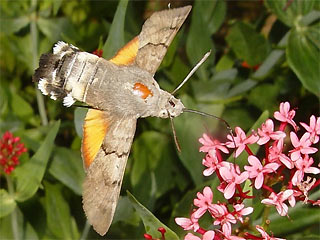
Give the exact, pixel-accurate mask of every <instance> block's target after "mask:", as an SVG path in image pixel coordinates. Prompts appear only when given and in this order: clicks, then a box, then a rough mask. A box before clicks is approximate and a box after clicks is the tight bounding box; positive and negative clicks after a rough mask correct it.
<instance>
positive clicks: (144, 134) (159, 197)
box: [0, 0, 320, 239]
mask: <svg viewBox="0 0 320 240" xmlns="http://www.w3.org/2000/svg"><path fill="white" fill-rule="evenodd" d="M169 2H170V3H171V8H175V7H180V6H185V5H188V4H191V5H193V9H192V11H191V13H190V15H189V17H188V18H187V20H186V22H185V23H184V25H183V27H182V28H181V30H180V31H179V33H178V34H177V36H176V37H175V39H174V41H173V43H172V44H171V46H170V48H169V50H168V52H167V55H166V57H165V59H164V61H163V63H162V65H161V66H160V68H159V70H158V72H157V73H156V75H155V78H156V79H157V81H158V83H159V84H160V86H161V87H162V88H163V89H165V90H167V91H169V92H170V91H172V90H173V89H174V88H175V87H176V86H177V85H178V84H179V83H180V82H181V81H182V80H183V78H184V77H185V76H186V75H187V73H188V72H189V71H190V70H191V68H192V67H193V66H194V65H195V64H196V63H197V62H198V61H199V60H200V59H201V57H202V56H203V55H204V54H205V53H206V52H207V51H209V50H210V49H211V50H212V54H211V56H210V57H209V59H208V60H207V61H206V62H205V63H204V64H203V65H202V67H201V68H200V69H199V70H198V71H197V72H196V74H195V75H194V76H193V77H192V79H191V80H190V81H189V82H188V83H187V84H186V85H185V86H184V87H183V88H182V89H181V90H180V91H179V92H178V97H179V98H181V99H182V101H183V102H184V105H185V106H186V107H189V108H193V109H197V110H201V111H205V112H208V113H211V114H215V115H217V116H221V117H223V118H224V119H225V120H226V121H228V123H229V124H230V125H231V126H232V127H233V128H234V127H235V126H240V127H241V128H243V129H245V130H249V129H250V128H251V127H252V126H253V124H254V123H255V122H256V120H257V119H258V118H259V117H260V115H261V114H262V113H264V115H263V116H262V118H263V119H266V118H267V117H272V115H273V112H274V111H275V110H277V109H278V107H279V104H280V102H282V101H289V102H290V103H291V106H293V107H297V108H298V110H297V116H296V122H300V121H304V122H309V116H311V115H312V114H314V115H316V116H319V96H320V66H319V65H320V63H319V62H320V61H319V59H320V54H319V53H320V51H319V49H320V25H319V18H320V12H319V10H320V4H319V1H316V0H299V1H298V0H288V1H287V0H278V1H271V0H270V1H268V0H265V1H263V0H259V1H258V0H257V1H223V0H216V1H215V0H212V1H201V0H198V1H179V0H176V1H174V0H172V1H156V0H149V1H129V2H128V1H125V0H122V1H102V0H101V1H89V0H87V1H86V0H78V1H74V0H65V1H63V0H47V1H37V0H30V1H28V0H23V1H10V0H1V1H0V17H1V22H0V30H1V31H0V34H1V35H0V71H1V75H0V80H1V82H0V83H1V85H0V135H2V134H3V133H4V132H5V131H7V130H9V131H12V132H13V133H14V134H15V135H16V136H20V137H21V139H22V142H24V143H25V145H26V147H27V148H28V153H27V154H24V155H22V158H21V159H20V160H21V164H20V165H19V167H17V169H16V170H15V171H13V172H12V174H11V175H10V177H9V178H10V179H11V180H10V181H12V182H13V186H14V191H13V192H10V193H9V194H8V187H7V180H6V178H5V177H4V176H3V175H2V176H1V183H0V184H1V191H0V199H1V209H0V217H1V218H0V221H1V225H0V237H1V239H13V238H14V237H16V238H17V237H18V238H19V239H80V238H81V239H96V238H101V237H99V235H98V234H96V233H95V232H94V231H93V230H92V229H89V227H88V225H87V224H86V218H85V216H84V213H83V210H82V203H81V191H82V190H81V189H82V186H81V184H82V181H83V178H84V171H83V168H82V160H81V157H80V145H81V134H82V132H81V128H82V127H81V124H82V121H83V118H84V115H85V111H86V110H84V109H83V108H80V109H79V108H75V107H71V108H65V107H63V106H62V103H61V101H53V100H51V99H50V98H49V97H44V96H42V95H41V94H40V93H39V91H37V90H36V87H35V84H34V83H32V74H33V73H34V70H35V69H36V68H37V67H38V61H39V58H40V55H41V54H43V53H46V52H49V51H51V49H52V47H53V45H54V43H56V42H57V41H59V40H63V41H66V42H68V43H71V44H73V45H75V46H77V47H79V48H80V49H82V50H84V51H87V52H93V51H94V50H96V49H98V48H102V49H103V50H104V57H106V58H109V57H111V56H112V55H113V54H114V53H115V52H116V51H117V50H118V49H119V48H120V47H121V46H123V45H124V44H125V43H126V42H128V41H129V40H130V39H132V38H133V37H134V36H136V35H137V34H138V33H139V32H140V30H141V26H142V24H143V22H144V21H145V19H146V18H147V17H148V16H150V15H151V14H152V12H154V11H158V10H162V9H166V8H168V3H169ZM115 104H116V103H115ZM174 122H175V127H176V131H177V136H178V139H179V142H180V145H181V148H182V153H180V154H178V153H177V151H176V148H175V145H174V141H173V137H172V131H171V128H170V122H169V121H168V120H163V119H156V118H148V119H141V120H139V121H138V128H137V132H136V135H135V140H134V143H133V147H132V152H131V154H130V157H129V160H128V165H127V168H126V173H125V176H124V182H123V186H122V191H121V198H120V201H119V205H118V209H117V212H116V215H115V218H114V221H113V225H112V226H111V228H110V230H109V232H108V234H107V237H108V239H139V238H141V237H142V236H143V233H145V232H147V231H146V230H145V228H144V225H143V224H142V221H141V217H143V214H141V212H140V213H139V211H138V212H136V211H135V210H134V209H136V208H139V206H138V204H137V203H136V202H135V201H134V200H133V199H132V198H130V197H128V195H127V193H126V190H128V191H130V192H131V193H132V195H133V196H135V198H136V199H137V200H138V201H139V202H140V203H141V204H143V205H144V206H145V207H147V208H148V209H149V210H150V211H151V212H152V213H153V214H154V215H155V216H156V217H157V218H158V219H159V220H160V221H161V222H162V223H164V224H166V225H167V226H169V227H170V228H171V229H172V230H174V231H175V232H176V233H177V234H178V236H180V237H181V236H183V233H184V232H183V231H182V229H180V228H179V227H178V226H177V225H176V224H175V223H174V221H173V219H174V217H178V216H188V214H189V212H190V210H191V204H192V199H193V198H194V196H195V193H196V192H197V191H199V190H202V188H203V186H205V185H211V186H213V187H214V186H216V185H217V184H218V182H217V181H215V179H214V177H210V178H205V177H203V175H202V171H203V169H204V167H203V166H202V165H201V161H202V157H203V156H204V155H203V154H200V153H199V152H198V149H199V146H200V144H199V143H198V138H199V137H200V136H201V135H202V133H203V132H209V133H212V134H213V135H215V134H217V135H219V134H224V135H225V134H227V133H228V131H227V129H226V127H225V126H224V125H223V124H221V123H218V122H217V121H216V120H210V119H209V120H208V119H204V118H203V117H199V116H193V115H192V114H190V113H185V114H183V115H182V116H180V117H178V118H177V119H175V120H174ZM215 194H216V195H215V197H214V200H215V201H216V200H218V199H219V198H220V200H221V199H222V198H221V195H219V193H215ZM315 194H317V196H318V195H319V191H317V192H316V193H315ZM318 197H319V196H318ZM290 213H291V214H290ZM289 215H290V217H291V219H290V220H289V219H287V218H284V217H280V216H279V215H277V214H273V215H271V218H272V220H273V221H272V224H271V226H270V230H271V231H272V232H273V233H274V234H275V235H276V236H277V237H280V236H283V237H287V238H288V239H301V237H302V236H304V237H303V239H316V238H317V237H319V235H318V234H319V220H320V219H319V211H318V209H317V210H314V209H311V208H305V207H303V208H302V205H299V206H297V207H296V208H295V209H294V210H292V212H289ZM13 216H14V217H13ZM260 218H261V216H260V215H259V214H255V215H254V217H253V218H252V221H255V222H256V223H259V219H260ZM12 219H16V222H17V225H16V230H17V232H18V236H15V235H14V234H13V231H12V221H13V220H12ZM260 221H261V220H260ZM158 227H159V226H154V228H155V229H156V228H158ZM159 236H160V235H159ZM159 236H158V237H159ZM307 236H309V238H307ZM155 237H156V236H155Z"/></svg>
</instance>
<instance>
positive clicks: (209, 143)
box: [199, 133, 229, 153]
mask: <svg viewBox="0 0 320 240" xmlns="http://www.w3.org/2000/svg"><path fill="white" fill-rule="evenodd" d="M199 142H200V143H201V144H202V145H203V146H202V147H200V152H208V153H210V152H211V151H216V150H220V151H222V152H224V153H229V150H228V149H227V148H226V147H225V146H224V144H222V143H220V142H219V141H218V140H216V139H211V138H210V137H209V136H208V135H207V134H205V133H204V134H203V135H202V138H199Z"/></svg>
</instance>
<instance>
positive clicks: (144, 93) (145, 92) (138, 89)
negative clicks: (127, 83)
mask: <svg viewBox="0 0 320 240" xmlns="http://www.w3.org/2000/svg"><path fill="white" fill-rule="evenodd" d="M133 94H135V95H138V96H140V97H141V98H142V99H146V98H147V97H149V96H150V95H151V96H153V94H152V92H151V91H150V89H149V88H148V87H147V86H146V85H143V84H142V83H135V84H134V86H133Z"/></svg>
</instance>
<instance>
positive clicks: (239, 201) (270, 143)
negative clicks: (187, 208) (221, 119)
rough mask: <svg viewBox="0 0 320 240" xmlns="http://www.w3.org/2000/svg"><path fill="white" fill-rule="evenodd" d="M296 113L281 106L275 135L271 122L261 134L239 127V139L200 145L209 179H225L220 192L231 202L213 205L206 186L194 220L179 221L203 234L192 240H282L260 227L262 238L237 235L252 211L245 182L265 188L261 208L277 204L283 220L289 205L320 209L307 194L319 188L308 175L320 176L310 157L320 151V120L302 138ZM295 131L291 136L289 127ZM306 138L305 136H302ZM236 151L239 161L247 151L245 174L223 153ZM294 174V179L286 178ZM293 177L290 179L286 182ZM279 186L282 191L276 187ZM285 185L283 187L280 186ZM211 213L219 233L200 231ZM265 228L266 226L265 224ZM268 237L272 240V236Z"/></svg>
mask: <svg viewBox="0 0 320 240" xmlns="http://www.w3.org/2000/svg"><path fill="white" fill-rule="evenodd" d="M294 116H295V110H293V109H290V104H289V103H288V102H285V103H281V104H280V111H277V112H275V113H274V118H275V119H276V120H278V121H279V127H278V129H277V130H275V127H274V125H275V123H274V120H272V119H267V120H266V121H265V122H264V123H263V124H262V125H261V127H260V128H259V129H258V130H257V131H253V132H252V133H251V134H250V135H249V136H246V134H245V132H244V131H243V130H242V129H241V128H240V127H236V128H235V136H232V135H228V136H227V139H228V140H229V141H227V142H220V141H218V140H216V139H213V138H212V137H210V136H208V135H207V134H203V136H202V138H200V139H199V142H200V143H201V144H202V146H201V147H200V152H205V153H206V156H205V158H204V159H203V160H202V164H203V165H204V166H205V167H206V169H205V170H204V171H203V175H204V176H209V175H212V174H213V173H215V174H216V175H217V177H218V178H219V180H220V185H219V186H218V187H217V189H218V190H219V191H220V192H222V193H223V196H224V198H225V199H226V200H227V203H216V204H215V203H213V202H212V201H213V194H212V190H211V189H210V188H209V187H205V188H204V190H203V193H199V192H198V194H197V198H196V199H194V206H195V207H196V208H195V209H194V210H193V211H192V213H191V216H190V218H176V219H175V221H176V223H177V224H178V225H180V226H181V227H182V228H183V229H184V230H187V231H189V230H192V231H193V232H197V233H199V234H200V235H202V238H200V237H198V236H195V235H193V233H188V234H187V235H186V236H185V239H187V240H196V239H206V240H209V239H211V240H213V239H215V240H219V239H278V238H273V237H270V236H269V235H268V234H267V233H266V232H265V231H264V229H263V228H262V227H261V226H256V230H257V233H258V232H259V233H260V234H261V235H262V237H257V236H255V235H252V234H250V233H248V232H243V233H241V234H240V235H241V237H240V236H232V235H231V234H232V225H234V224H236V223H237V222H240V223H243V218H242V216H246V215H248V214H250V213H251V212H253V208H251V207H245V206H244V204H243V201H244V200H245V199H246V198H254V196H249V195H248V194H249V191H247V192H244V191H243V185H244V182H246V181H249V183H250V182H251V185H252V186H254V188H256V189H258V190H259V189H261V191H262V196H264V197H265V199H263V200H262V201H261V203H263V204H265V205H273V206H275V207H276V210H277V212H278V213H279V214H280V215H281V216H286V215H287V214H288V206H287V202H288V204H289V205H290V206H291V207H294V206H295V204H296V201H303V202H305V203H307V202H309V203H312V204H313V205H319V202H320V201H319V200H311V199H308V192H309V191H310V190H312V189H313V188H315V187H316V186H318V185H319V183H320V181H319V179H318V180H316V179H315V178H311V177H309V176H305V175H306V174H319V173H320V169H319V168H318V167H316V166H313V163H314V161H313V158H312V157H311V156H310V155H311V154H314V153H316V152H317V151H318V149H317V148H315V147H313V145H314V144H317V143H318V142H319V135H320V117H317V118H316V117H315V116H311V117H310V123H309V124H306V123H300V125H301V126H302V127H303V129H304V130H305V132H304V133H300V130H299V127H298V125H297V124H296V123H295V122H294V120H293V118H294ZM290 126H291V127H292V129H293V131H291V132H290V133H289V134H288V135H289V136H288V137H287V132H286V131H288V130H289V129H287V128H288V127H290ZM299 136H301V137H299ZM252 144H258V145H260V146H263V148H262V151H260V152H263V153H264V154H263V156H261V155H262V154H260V152H259V155H255V154H254V153H253V152H252V151H251V149H250V145H252ZM231 149H234V158H235V160H236V158H237V157H239V156H240V154H241V153H242V152H244V151H245V152H246V153H247V154H248V158H247V161H248V164H247V165H245V166H244V167H243V170H241V169H240V167H239V165H237V164H236V163H231V162H227V161H224V160H223V157H222V154H228V153H229V151H230V150H231ZM285 173H289V174H285ZM287 176H289V177H287ZM274 186H278V188H277V189H281V191H280V192H276V191H275V190H274V189H273V188H274ZM279 186H280V187H279ZM206 212H208V213H209V214H210V215H211V217H212V218H213V225H214V226H218V228H215V229H214V230H212V229H211V230H205V229H203V228H201V227H200V225H199V219H200V218H201V217H202V216H203V215H204V214H205V213H206ZM263 224H265V223H263ZM267 236H268V237H267Z"/></svg>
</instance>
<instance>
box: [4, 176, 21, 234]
mask: <svg viewBox="0 0 320 240" xmlns="http://www.w3.org/2000/svg"><path fill="white" fill-rule="evenodd" d="M5 176H6V180H7V184H8V191H9V194H10V195H11V196H13V195H14V187H13V183H12V181H11V178H10V176H8V175H5ZM11 228H12V233H13V239H15V240H18V239H19V230H18V212H17V207H16V208H15V209H14V210H13V212H12V213H11Z"/></svg>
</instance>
